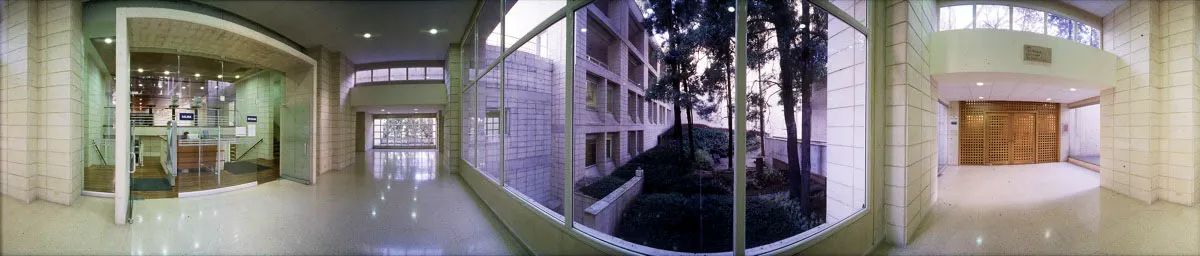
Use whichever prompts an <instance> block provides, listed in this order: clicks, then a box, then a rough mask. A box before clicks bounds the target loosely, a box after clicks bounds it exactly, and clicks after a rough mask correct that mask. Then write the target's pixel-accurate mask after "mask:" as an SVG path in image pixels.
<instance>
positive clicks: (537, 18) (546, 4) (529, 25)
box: [504, 0, 567, 53]
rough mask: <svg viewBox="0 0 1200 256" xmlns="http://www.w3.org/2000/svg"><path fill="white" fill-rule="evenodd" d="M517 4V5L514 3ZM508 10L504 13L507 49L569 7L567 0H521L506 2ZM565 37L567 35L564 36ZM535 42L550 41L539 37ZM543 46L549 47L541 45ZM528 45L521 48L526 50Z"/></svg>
mask: <svg viewBox="0 0 1200 256" xmlns="http://www.w3.org/2000/svg"><path fill="white" fill-rule="evenodd" d="M514 2H515V3H514ZM506 3H509V4H508V6H509V7H508V9H507V10H506V11H505V12H504V34H505V38H507V39H506V41H504V47H505V48H511V47H513V45H514V44H516V43H517V40H518V39H521V37H524V36H525V35H526V34H529V33H530V32H534V31H533V29H534V28H535V27H537V25H538V24H541V23H542V22H543V21H545V20H546V18H549V17H550V15H554V13H555V12H557V11H558V10H559V9H562V8H563V7H566V6H567V1H566V0H521V1H514V0H509V1H506ZM564 36H565V35H564ZM535 40H548V39H544V38H541V37H539V39H535ZM541 45H542V46H549V45H546V44H541ZM525 47H527V45H523V46H521V48H525ZM542 50H545V49H532V51H533V52H535V53H536V52H538V51H542Z"/></svg>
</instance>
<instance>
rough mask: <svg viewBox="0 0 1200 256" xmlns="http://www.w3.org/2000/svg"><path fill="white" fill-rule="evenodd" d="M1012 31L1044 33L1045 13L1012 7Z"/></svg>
mask: <svg viewBox="0 0 1200 256" xmlns="http://www.w3.org/2000/svg"><path fill="white" fill-rule="evenodd" d="M1013 29H1014V30H1019V31H1027V32H1034V33H1038V34H1043V33H1046V13H1045V12H1042V11H1039V10H1034V9H1028V8H1021V7H1013Z"/></svg>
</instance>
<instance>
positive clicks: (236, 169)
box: [225, 162, 271, 174]
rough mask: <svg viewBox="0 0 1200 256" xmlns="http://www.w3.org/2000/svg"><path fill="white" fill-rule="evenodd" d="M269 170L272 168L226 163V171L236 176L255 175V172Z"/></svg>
mask: <svg viewBox="0 0 1200 256" xmlns="http://www.w3.org/2000/svg"><path fill="white" fill-rule="evenodd" d="M267 169H271V168H270V167H266V166H263V165H260V164H256V163H251V162H229V163H225V170H228V171H229V172H232V173H234V174H247V173H254V172H258V171H262V170H267Z"/></svg>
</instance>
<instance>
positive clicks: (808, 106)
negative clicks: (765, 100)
mask: <svg viewBox="0 0 1200 256" xmlns="http://www.w3.org/2000/svg"><path fill="white" fill-rule="evenodd" d="M800 6H801V8H800V10H801V15H800V23H801V24H804V25H805V26H804V28H802V29H801V30H800V35H801V36H802V37H801V38H802V39H803V40H811V38H810V37H809V34H810V31H809V30H810V29H811V28H812V24H811V23H812V22H810V21H811V18H812V17H811V16H812V13H811V11H810V10H811V8H810V7H809V3H808V2H801V4H800ZM799 50H800V52H801V54H800V55H801V56H800V60H802V61H804V63H803V64H801V65H800V68H801V69H800V70H801V71H800V72H801V74H800V79H801V80H800V115H801V117H803V118H801V120H800V154H801V155H803V156H804V159H803V160H801V162H800V171H801V172H800V176H801V177H800V180H801V182H804V184H803V186H801V189H802V190H804V193H805V194H804V197H805V198H804V200H809V199H810V198H809V197H810V196H811V193H812V192H811V189H810V186H811V185H812V184H810V183H811V181H812V93H813V92H812V82H813V78H812V75H813V74H812V72H811V70H812V69H811V68H809V65H812V62H811V61H809V58H812V51H813V49H805V48H801V49H799ZM804 206H808V207H804ZM811 209H812V206H811V205H810V204H807V203H806V204H803V205H801V211H802V212H808V211H809V210H811Z"/></svg>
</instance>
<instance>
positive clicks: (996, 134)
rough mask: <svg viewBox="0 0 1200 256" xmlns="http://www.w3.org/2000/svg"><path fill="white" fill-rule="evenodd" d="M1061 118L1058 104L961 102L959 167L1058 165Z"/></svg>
mask: <svg viewBox="0 0 1200 256" xmlns="http://www.w3.org/2000/svg"><path fill="white" fill-rule="evenodd" d="M1058 114H1059V105H1058V104H1055V103H1044V102H996V101H966V102H961V103H960V104H959V117H960V120H961V126H960V127H959V164H962V165H1003V164H1031V163H1049V162H1057V161H1058V160H1059V156H1058V154H1059V152H1060V151H1059V148H1058V147H1059V141H1058V139H1059V136H1060V135H1059V132H1058V126H1059V124H1058Z"/></svg>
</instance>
